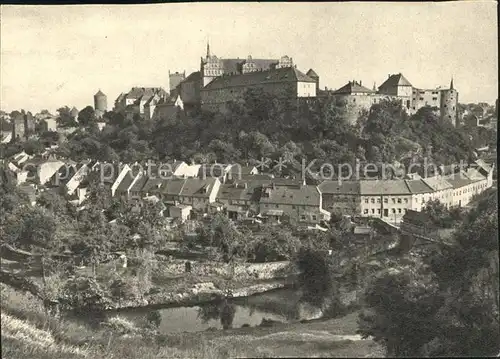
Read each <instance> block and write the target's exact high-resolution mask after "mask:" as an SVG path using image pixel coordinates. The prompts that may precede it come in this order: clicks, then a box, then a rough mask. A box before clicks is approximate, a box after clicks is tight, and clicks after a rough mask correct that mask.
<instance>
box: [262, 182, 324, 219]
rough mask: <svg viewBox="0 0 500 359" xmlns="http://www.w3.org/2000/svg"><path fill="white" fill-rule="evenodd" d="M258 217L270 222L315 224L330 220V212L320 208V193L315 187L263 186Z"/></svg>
mask: <svg viewBox="0 0 500 359" xmlns="http://www.w3.org/2000/svg"><path fill="white" fill-rule="evenodd" d="M260 215H261V216H263V217H264V218H267V219H268V220H270V221H278V222H279V221H290V222H295V223H297V222H298V223H303V224H306V223H311V224H316V223H320V222H321V221H329V220H330V212H328V211H325V210H324V209H323V208H322V196H321V191H320V190H319V188H318V187H317V186H311V185H297V186H279V185H276V184H275V183H273V184H271V185H268V186H263V188H262V193H261V197H260Z"/></svg>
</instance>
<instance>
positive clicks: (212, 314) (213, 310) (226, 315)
mask: <svg viewBox="0 0 500 359" xmlns="http://www.w3.org/2000/svg"><path fill="white" fill-rule="evenodd" d="M235 314H236V305H235V304H234V303H230V302H228V301H227V300H223V301H221V302H219V303H213V304H207V305H204V306H201V307H199V308H198V318H199V319H201V321H202V322H203V324H207V323H208V322H209V321H211V320H219V321H220V324H221V325H222V328H223V329H229V328H232V326H233V321H234V316H235ZM250 315H252V314H250Z"/></svg>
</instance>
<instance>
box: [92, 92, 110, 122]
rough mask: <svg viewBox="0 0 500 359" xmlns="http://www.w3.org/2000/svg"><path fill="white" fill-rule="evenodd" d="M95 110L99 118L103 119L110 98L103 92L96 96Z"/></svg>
mask: <svg viewBox="0 0 500 359" xmlns="http://www.w3.org/2000/svg"><path fill="white" fill-rule="evenodd" d="M94 109H95V112H96V116H97V117H101V116H102V115H103V114H104V113H105V112H106V110H107V109H108V98H107V97H106V95H105V94H103V93H102V92H101V90H99V91H98V92H97V93H96V94H95V95H94Z"/></svg>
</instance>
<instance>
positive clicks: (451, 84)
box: [450, 76, 453, 90]
mask: <svg viewBox="0 0 500 359" xmlns="http://www.w3.org/2000/svg"><path fill="white" fill-rule="evenodd" d="M450 90H453V76H452V77H451V82H450Z"/></svg>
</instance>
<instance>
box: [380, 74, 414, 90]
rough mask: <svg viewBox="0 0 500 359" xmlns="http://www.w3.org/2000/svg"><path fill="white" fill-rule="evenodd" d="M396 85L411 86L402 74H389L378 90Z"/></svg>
mask: <svg viewBox="0 0 500 359" xmlns="http://www.w3.org/2000/svg"><path fill="white" fill-rule="evenodd" d="M398 86H412V85H411V83H410V81H408V80H407V79H406V78H405V77H404V76H403V74H401V73H399V74H395V75H390V76H389V78H388V79H387V80H385V82H384V83H383V84H382V85H380V86H379V87H378V89H379V91H380V90H384V89H389V88H394V87H398Z"/></svg>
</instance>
